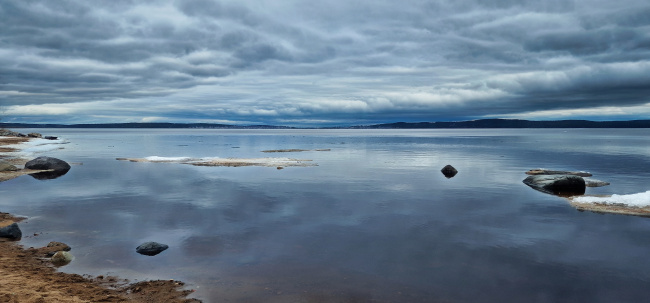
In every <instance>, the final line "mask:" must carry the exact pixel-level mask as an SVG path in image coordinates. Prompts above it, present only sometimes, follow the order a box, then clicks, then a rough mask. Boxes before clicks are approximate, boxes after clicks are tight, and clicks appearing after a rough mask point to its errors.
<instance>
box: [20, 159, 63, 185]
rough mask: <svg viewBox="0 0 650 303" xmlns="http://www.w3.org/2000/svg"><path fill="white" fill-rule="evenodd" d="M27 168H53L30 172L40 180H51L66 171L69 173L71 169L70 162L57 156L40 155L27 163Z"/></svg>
mask: <svg viewBox="0 0 650 303" xmlns="http://www.w3.org/2000/svg"><path fill="white" fill-rule="evenodd" d="M25 168H27V169H37V170H51V171H47V172H40V173H35V174H30V176H32V177H34V178H35V179H38V180H49V179H55V178H58V177H61V176H63V175H65V174H66V173H68V171H69V170H70V164H68V163H67V162H65V161H63V160H61V159H57V158H52V157H38V158H36V159H34V160H31V161H29V162H27V163H25Z"/></svg>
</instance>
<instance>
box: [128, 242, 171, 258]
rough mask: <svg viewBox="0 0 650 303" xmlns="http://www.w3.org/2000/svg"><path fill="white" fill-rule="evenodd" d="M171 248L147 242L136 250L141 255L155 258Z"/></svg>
mask: <svg viewBox="0 0 650 303" xmlns="http://www.w3.org/2000/svg"><path fill="white" fill-rule="evenodd" d="M167 248H169V246H167V245H166V244H161V243H158V242H146V243H142V244H140V246H138V247H136V248H135V251H136V252H137V253H139V254H141V255H147V256H155V255H157V254H159V253H161V252H163V251H164V250H166V249H167Z"/></svg>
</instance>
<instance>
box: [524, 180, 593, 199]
mask: <svg viewBox="0 0 650 303" xmlns="http://www.w3.org/2000/svg"><path fill="white" fill-rule="evenodd" d="M523 182H524V184H526V185H528V186H530V187H532V188H534V189H536V190H539V191H541V192H545V193H549V194H553V195H558V196H575V195H583V194H584V193H585V188H586V185H585V180H584V179H583V178H582V177H580V176H576V175H534V176H529V177H527V178H526V179H524V181H523Z"/></svg>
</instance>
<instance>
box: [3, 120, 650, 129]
mask: <svg viewBox="0 0 650 303" xmlns="http://www.w3.org/2000/svg"><path fill="white" fill-rule="evenodd" d="M0 128H208V129H210V128H214V129H302V128H304V129H309V127H289V126H275V125H229V124H213V123H103V124H25V123H0ZM313 128H317V129H404V128H405V129H415V128H425V129H426V128H650V120H628V121H589V120H556V121H531V120H518V119H480V120H471V121H457V122H396V123H383V124H373V125H356V126H340V127H313Z"/></svg>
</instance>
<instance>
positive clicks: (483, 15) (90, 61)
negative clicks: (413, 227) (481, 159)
mask: <svg viewBox="0 0 650 303" xmlns="http://www.w3.org/2000/svg"><path fill="white" fill-rule="evenodd" d="M648 96H650V4H648V3H647V1H642V0H624V1H617V2H615V3H614V2H611V1H600V0H575V1H560V0H548V1H521V0H517V1H515V0H492V1H478V0H460V1H416V0H414V1H407V2H405V3H397V2H395V1H388V0H379V1H377V0H375V1H342V0H329V1H317V2H310V1H302V0H291V1H271V0H258V1H245V2H243V1H231V0H222V1H218V0H189V1H163V0H150V1H127V0H124V1H114V0H113V1H92V2H88V1H77V0H56V1H45V0H41V1H38V0H33V1H22V0H6V1H2V3H0V106H2V107H3V112H4V115H5V116H4V121H13V122H59V123H86V122H91V123H92V122H126V121H173V122H221V123H272V124H285V125H331V124H358V123H364V124H365V123H378V122H392V121H439V120H464V119H475V118H483V117H503V118H531V119H565V118H588V119H599V120H602V119H612V120H616V119H634V118H645V117H647V116H648V115H650V97H648Z"/></svg>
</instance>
